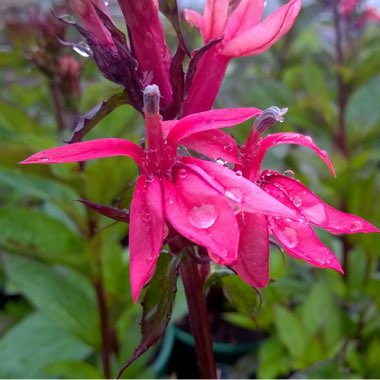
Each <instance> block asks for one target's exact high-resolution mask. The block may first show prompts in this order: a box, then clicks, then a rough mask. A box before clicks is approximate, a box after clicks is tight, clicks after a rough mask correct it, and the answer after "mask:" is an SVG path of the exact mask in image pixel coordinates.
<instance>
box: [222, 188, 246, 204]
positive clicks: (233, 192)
mask: <svg viewBox="0 0 380 380" xmlns="http://www.w3.org/2000/svg"><path fill="white" fill-rule="evenodd" d="M224 195H225V196H226V197H227V198H229V199H231V200H233V201H235V202H237V203H241V202H242V199H243V194H242V192H241V190H240V189H239V188H238V187H235V188H231V189H228V190H226V191H225V193H224Z"/></svg>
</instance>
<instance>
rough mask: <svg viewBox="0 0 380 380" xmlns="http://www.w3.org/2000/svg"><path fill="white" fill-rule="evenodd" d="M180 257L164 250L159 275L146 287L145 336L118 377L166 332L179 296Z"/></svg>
mask: <svg viewBox="0 0 380 380" xmlns="http://www.w3.org/2000/svg"><path fill="white" fill-rule="evenodd" d="M179 261H180V258H179V257H178V256H172V255H170V254H161V256H160V258H159V261H158V264H157V269H156V272H155V275H154V277H153V279H152V280H151V281H150V283H149V285H148V287H147V289H146V293H145V296H144V299H143V302H142V305H143V317H142V320H141V331H142V340H141V342H140V344H139V346H138V347H137V348H136V350H135V352H134V353H133V355H132V356H131V357H130V358H129V359H128V360H127V361H126V363H125V364H124V365H123V367H122V368H121V370H120V371H119V373H118V377H119V376H121V374H122V372H123V371H124V370H125V369H126V368H128V366H129V365H130V364H131V363H132V362H133V361H135V360H136V359H137V358H138V357H140V356H141V355H142V354H143V353H144V352H145V351H147V350H148V348H150V347H151V346H152V345H153V344H154V343H156V342H157V341H158V340H159V339H160V338H161V337H162V336H163V335H164V333H165V330H166V327H167V326H168V323H169V321H170V317H171V313H172V309H173V304H174V300H175V295H176V290H177V278H178V266H179Z"/></svg>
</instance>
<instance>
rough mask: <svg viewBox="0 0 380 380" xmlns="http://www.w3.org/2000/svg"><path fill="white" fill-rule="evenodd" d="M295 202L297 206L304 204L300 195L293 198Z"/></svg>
mask: <svg viewBox="0 0 380 380" xmlns="http://www.w3.org/2000/svg"><path fill="white" fill-rule="evenodd" d="M293 203H294V206H296V207H301V206H302V199H301V198H299V197H295V198H294V199H293Z"/></svg>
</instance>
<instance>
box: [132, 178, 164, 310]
mask: <svg viewBox="0 0 380 380" xmlns="http://www.w3.org/2000/svg"><path fill="white" fill-rule="evenodd" d="M163 240H164V212H163V207H162V190H161V184H160V181H159V179H158V178H154V179H153V181H152V182H150V183H149V182H147V181H146V178H145V176H140V177H139V179H138V180H137V182H136V188H135V191H134V193H133V198H132V203H131V210H130V227H129V249H130V256H131V263H130V277H131V279H130V280H131V288H132V298H133V301H134V302H135V303H136V302H137V300H138V298H139V295H140V292H141V289H142V288H143V286H144V285H145V284H146V283H147V282H149V280H150V279H151V278H152V276H153V274H154V270H155V267H156V263H157V259H158V256H159V255H160V252H161V249H162V243H163Z"/></svg>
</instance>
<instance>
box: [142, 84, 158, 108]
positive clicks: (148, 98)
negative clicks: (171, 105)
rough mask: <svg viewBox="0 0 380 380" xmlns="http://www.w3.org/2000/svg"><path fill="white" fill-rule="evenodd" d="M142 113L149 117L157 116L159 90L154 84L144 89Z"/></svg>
mask: <svg viewBox="0 0 380 380" xmlns="http://www.w3.org/2000/svg"><path fill="white" fill-rule="evenodd" d="M144 112H145V114H151V115H157V114H159V112H160V89H159V88H158V86H157V85H156V84H151V85H149V86H146V87H145V90H144Z"/></svg>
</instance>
